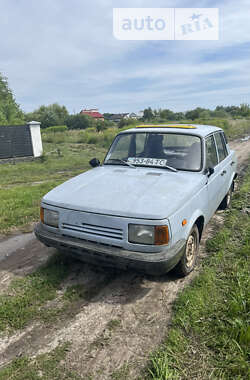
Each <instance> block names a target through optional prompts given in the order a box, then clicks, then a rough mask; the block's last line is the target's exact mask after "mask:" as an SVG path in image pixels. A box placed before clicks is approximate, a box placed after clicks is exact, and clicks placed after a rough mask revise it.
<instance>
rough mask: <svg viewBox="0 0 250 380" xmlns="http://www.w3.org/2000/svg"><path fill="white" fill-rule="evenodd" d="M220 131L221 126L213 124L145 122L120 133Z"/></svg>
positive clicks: (204, 133) (205, 133)
mask: <svg viewBox="0 0 250 380" xmlns="http://www.w3.org/2000/svg"><path fill="white" fill-rule="evenodd" d="M218 131H222V129H221V128H218V127H215V126H213V125H202V124H159V125H152V124H145V125H138V126H136V127H135V128H131V129H126V130H125V131H123V132H121V133H127V132H130V133H136V132H137V133H138V132H149V133H150V132H154V133H155V132H158V133H183V134H188V135H190V134H191V135H197V136H201V137H205V136H207V135H209V134H210V133H213V132H218Z"/></svg>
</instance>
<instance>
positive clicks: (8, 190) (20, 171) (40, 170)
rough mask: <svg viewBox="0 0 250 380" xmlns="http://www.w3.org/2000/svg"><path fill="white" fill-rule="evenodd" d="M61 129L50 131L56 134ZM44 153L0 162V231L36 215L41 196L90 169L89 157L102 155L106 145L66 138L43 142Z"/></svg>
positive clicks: (9, 228) (30, 220) (25, 223)
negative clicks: (88, 143) (67, 139)
mask: <svg viewBox="0 0 250 380" xmlns="http://www.w3.org/2000/svg"><path fill="white" fill-rule="evenodd" d="M60 133H61V132H58V133H57V134H54V135H55V136H57V135H58V134H60ZM44 151H45V154H44V156H43V157H41V159H37V160H35V161H30V162H17V163H16V164H1V165H0V199H1V202H0V233H8V232H9V231H10V230H11V229H13V228H14V227H15V228H20V227H23V226H25V225H27V224H30V223H32V222H34V221H38V219H39V205H40V200H41V198H42V197H43V196H44V195H45V194H46V193H47V192H48V191H49V190H51V189H53V188H54V187H55V186H57V185H59V184H60V183H62V182H64V181H66V180H67V179H69V178H72V177H74V176H75V175H78V174H80V173H83V172H84V171H86V170H88V169H90V165H89V163H88V162H89V160H90V159H91V158H93V157H98V158H99V159H100V160H102V159H103V157H104V155H105V152H106V149H104V148H101V147H96V146H94V145H87V144H78V143H74V144H73V143H70V142H66V143H64V144H60V147H59V152H58V144H56V143H55V142H54V143H44Z"/></svg>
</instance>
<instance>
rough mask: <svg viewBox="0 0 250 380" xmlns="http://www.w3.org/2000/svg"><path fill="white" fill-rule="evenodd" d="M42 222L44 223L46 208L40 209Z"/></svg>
mask: <svg viewBox="0 0 250 380" xmlns="http://www.w3.org/2000/svg"><path fill="white" fill-rule="evenodd" d="M40 220H41V222H42V223H44V208H42V207H40Z"/></svg>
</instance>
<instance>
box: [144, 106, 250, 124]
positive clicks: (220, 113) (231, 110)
mask: <svg viewBox="0 0 250 380" xmlns="http://www.w3.org/2000/svg"><path fill="white" fill-rule="evenodd" d="M212 118H220V119H241V118H250V105H249V104H241V105H240V106H217V107H216V108H215V110H210V109H208V108H201V107H197V108H195V109H193V110H190V111H186V112H173V111H171V110H169V109H158V110H152V108H151V107H148V108H146V109H145V110H144V111H143V120H144V121H158V122H161V121H165V120H169V121H182V120H187V119H188V120H195V119H212Z"/></svg>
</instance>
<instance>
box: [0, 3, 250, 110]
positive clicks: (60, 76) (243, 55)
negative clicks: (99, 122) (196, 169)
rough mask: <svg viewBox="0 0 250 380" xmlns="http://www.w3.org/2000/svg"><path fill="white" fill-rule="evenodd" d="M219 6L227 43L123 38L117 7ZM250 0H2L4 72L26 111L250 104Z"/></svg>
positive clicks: (1, 63) (0, 69) (0, 52)
mask: <svg viewBox="0 0 250 380" xmlns="http://www.w3.org/2000/svg"><path fill="white" fill-rule="evenodd" d="M119 7H126V8H130V7H131V8H135V7H136V8H140V7H143V8H161V7H162V8H164V7H166V8H172V7H174V8H190V7H192V8H195V7H197V8H210V7H215V8H216V7H218V8H219V15H220V38H219V40H218V41H123V40H118V39H116V38H115V37H114V35H113V8H119ZM249 15H250V0H238V1H235V0H221V1H213V0H199V1H196V0H192V1H187V0H183V1H178V0H176V1H167V0H165V1H162V0H143V1H142V0H133V1H132V0H126V2H125V1H121V0H116V1H114V0H113V1H112V0H92V1H84V0H40V1H39V0H0V20H1V21H0V36H1V38H0V72H1V73H2V74H3V75H4V76H6V77H7V78H8V82H9V86H10V88H11V89H12V91H13V93H14V95H15V98H16V101H17V103H18V104H19V105H20V107H21V108H22V109H23V110H24V111H25V112H31V111H33V110H34V109H36V108H38V107H39V106H40V105H43V104H44V105H49V104H52V103H58V104H60V105H65V106H66V107H67V109H68V110H69V112H70V113H78V112H80V110H81V109H83V108H93V107H97V108H99V110H100V111H101V112H113V113H117V112H139V111H140V110H143V109H145V108H147V107H149V106H151V107H152V108H153V109H158V108H169V109H171V110H173V111H176V112H178V111H186V110H188V109H193V108H195V107H205V108H211V109H213V108H215V107H216V106H217V105H239V104H241V103H250V19H249Z"/></svg>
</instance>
